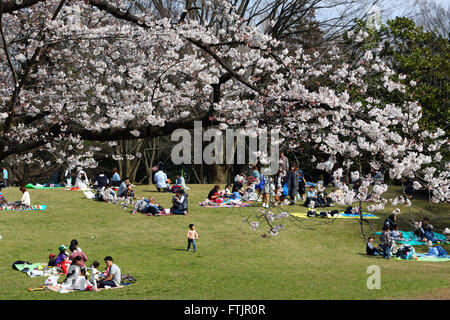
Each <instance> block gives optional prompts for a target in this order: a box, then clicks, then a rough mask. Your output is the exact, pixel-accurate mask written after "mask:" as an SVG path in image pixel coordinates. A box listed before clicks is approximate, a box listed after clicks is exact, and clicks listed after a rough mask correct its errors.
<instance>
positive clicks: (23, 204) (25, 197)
mask: <svg viewBox="0 0 450 320" xmlns="http://www.w3.org/2000/svg"><path fill="white" fill-rule="evenodd" d="M20 191H22V198H21V199H20V201H19V202H18V205H19V208H20V209H27V208H30V207H31V200H30V194H29V193H28V191H27V188H25V186H21V187H20Z"/></svg>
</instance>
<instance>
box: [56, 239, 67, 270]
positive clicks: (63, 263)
mask: <svg viewBox="0 0 450 320" xmlns="http://www.w3.org/2000/svg"><path fill="white" fill-rule="evenodd" d="M58 249H59V254H58V255H57V256H56V261H55V262H56V266H57V267H60V268H61V269H62V271H63V273H64V274H66V273H67V265H68V263H69V254H68V253H67V251H66V250H67V247H66V246H65V245H63V244H61V245H60V246H59V248H58Z"/></svg>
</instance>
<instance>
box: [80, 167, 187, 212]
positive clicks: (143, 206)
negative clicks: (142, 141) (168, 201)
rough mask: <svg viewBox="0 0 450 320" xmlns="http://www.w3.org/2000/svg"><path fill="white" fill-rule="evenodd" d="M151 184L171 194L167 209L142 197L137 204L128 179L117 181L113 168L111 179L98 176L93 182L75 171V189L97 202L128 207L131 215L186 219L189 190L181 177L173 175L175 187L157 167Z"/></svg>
mask: <svg viewBox="0 0 450 320" xmlns="http://www.w3.org/2000/svg"><path fill="white" fill-rule="evenodd" d="M154 180H155V183H156V189H157V191H158V192H171V193H174V195H173V197H172V206H171V208H164V207H163V206H161V205H160V204H159V203H158V202H157V201H156V199H155V198H154V197H152V196H150V197H148V198H145V197H142V198H141V199H139V200H137V199H136V196H135V194H134V190H133V187H134V185H133V184H131V183H130V179H129V178H128V177H126V178H125V179H123V180H121V179H120V175H119V173H118V171H117V169H116V168H113V174H112V177H111V179H109V178H108V177H107V176H106V175H105V174H104V173H103V172H101V173H99V174H98V176H97V177H96V179H95V180H89V179H88V178H87V175H86V172H85V171H84V170H82V169H79V170H78V172H77V179H76V182H75V188H80V189H81V190H91V189H94V190H95V191H96V193H95V195H92V198H95V199H96V200H99V201H105V202H109V203H113V204H117V203H118V202H119V201H122V203H123V204H122V205H123V206H124V208H125V207H127V206H128V204H131V205H132V206H133V211H132V212H131V213H132V214H136V213H138V212H140V213H143V214H146V215H162V214H169V213H170V214H183V215H187V214H188V213H189V212H188V207H189V206H188V194H187V193H186V192H185V190H189V188H188V187H187V186H186V183H185V180H184V177H183V176H182V175H181V174H179V175H177V177H176V183H175V184H174V185H171V184H170V179H168V178H167V175H166V173H165V170H164V168H162V167H161V168H159V169H158V170H157V172H156V173H155V177H154Z"/></svg>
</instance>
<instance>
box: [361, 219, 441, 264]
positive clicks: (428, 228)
mask: <svg viewBox="0 0 450 320" xmlns="http://www.w3.org/2000/svg"><path fill="white" fill-rule="evenodd" d="M414 224H415V230H414V233H413V234H414V236H416V237H417V241H420V242H423V243H426V244H427V246H428V247H429V248H432V247H433V243H436V242H440V241H444V242H449V241H450V230H448V229H446V230H445V231H444V232H446V233H447V234H448V235H447V237H446V239H444V240H442V239H438V238H437V237H436V236H435V234H434V233H433V225H432V224H431V223H430V218H429V217H427V216H424V217H423V219H422V221H417V222H415V223H414ZM407 240H408V239H405V238H404V237H403V233H402V232H400V231H399V226H398V223H397V214H391V215H390V216H389V217H387V218H386V220H385V221H384V224H383V231H382V232H381V235H380V244H379V245H378V246H375V245H374V241H375V240H374V238H373V237H369V238H368V239H367V245H366V253H367V254H368V255H375V256H377V255H379V256H382V257H384V258H385V259H390V257H391V256H392V254H393V249H394V248H395V246H396V241H407ZM403 248H404V249H406V251H409V252H406V253H409V254H410V255H412V254H414V253H415V250H414V249H413V248H412V246H410V245H403Z"/></svg>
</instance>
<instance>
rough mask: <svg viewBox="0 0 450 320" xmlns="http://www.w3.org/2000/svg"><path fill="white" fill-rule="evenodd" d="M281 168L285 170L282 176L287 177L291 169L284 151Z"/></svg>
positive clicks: (281, 154) (281, 157)
mask: <svg viewBox="0 0 450 320" xmlns="http://www.w3.org/2000/svg"><path fill="white" fill-rule="evenodd" d="M280 168H281V170H283V172H282V176H283V177H285V176H286V175H287V173H288V170H289V159H288V158H287V157H286V156H285V155H284V152H281V153H280Z"/></svg>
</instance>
